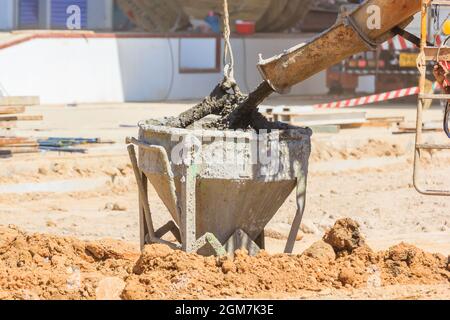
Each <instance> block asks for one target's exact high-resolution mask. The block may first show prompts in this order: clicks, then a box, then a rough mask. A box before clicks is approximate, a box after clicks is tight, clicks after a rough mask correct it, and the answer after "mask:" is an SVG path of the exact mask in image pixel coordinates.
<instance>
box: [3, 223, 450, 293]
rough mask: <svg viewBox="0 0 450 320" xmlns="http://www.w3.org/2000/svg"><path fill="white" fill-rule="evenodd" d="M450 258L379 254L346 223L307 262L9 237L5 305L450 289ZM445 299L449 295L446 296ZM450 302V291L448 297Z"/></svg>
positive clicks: (9, 230)
mask: <svg viewBox="0 0 450 320" xmlns="http://www.w3.org/2000/svg"><path fill="white" fill-rule="evenodd" d="M449 277H450V267H449V257H446V256H444V255H440V254H431V253H427V252H424V251H422V250H420V249H418V248H416V247H414V246H412V245H408V244H404V243H401V244H399V245H397V246H394V247H392V248H390V249H389V250H387V251H380V252H374V251H373V250H371V249H370V248H369V247H368V246H367V245H365V243H364V239H363V236H362V235H361V233H360V231H359V225H358V224H357V223H356V222H354V221H352V220H350V219H343V220H339V221H337V222H336V224H335V226H334V227H333V228H332V229H330V230H329V231H328V232H327V234H326V235H325V236H324V239H323V241H319V242H316V243H315V244H313V245H312V246H311V247H310V248H309V249H307V250H306V251H305V252H304V253H303V254H301V255H284V254H277V255H269V254H268V253H266V252H261V253H260V254H259V255H258V256H256V257H250V256H248V255H247V253H246V252H244V251H238V252H237V253H236V255H235V259H234V260H231V259H230V258H221V259H216V258H215V257H202V256H198V255H195V254H187V253H184V252H181V251H174V250H171V249H170V248H168V247H166V246H163V245H151V246H147V247H145V250H144V251H143V253H142V254H139V253H138V252H136V251H135V249H134V247H132V246H131V245H129V244H127V243H124V242H120V241H113V240H104V241H94V242H85V241H81V240H77V239H73V238H65V237H57V236H49V235H43V234H32V235H29V234H26V233H24V232H22V231H20V230H18V229H17V228H14V227H1V228H0V298H1V299H114V298H115V299H119V298H122V299H202V298H229V297H235V298H270V297H302V296H304V295H305V293H306V294H309V295H311V294H314V293H317V294H319V293H321V292H324V291H326V290H335V292H337V293H339V292H344V291H345V290H347V291H348V290H366V289H377V288H382V287H389V286H394V285H402V286H404V285H421V286H423V285H428V286H430V285H431V286H439V287H438V288H440V290H442V286H443V287H444V288H447V289H448V286H449ZM444 290H445V289H444ZM447 294H448V291H447Z"/></svg>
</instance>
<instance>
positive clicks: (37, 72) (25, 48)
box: [0, 39, 123, 103]
mask: <svg viewBox="0 0 450 320" xmlns="http://www.w3.org/2000/svg"><path fill="white" fill-rule="evenodd" d="M117 61H118V54H117V45H116V42H115V40H114V39H95V40H94V41H91V40H89V39H58V40H55V39H39V40H31V41H28V42H24V43H22V44H20V45H16V46H13V47H9V48H6V49H3V50H0V70H2V71H1V72H0V83H1V84H2V85H3V87H4V88H5V89H6V90H7V92H8V93H9V94H10V95H18V96H21V95H37V96H40V97H41V101H42V102H43V103H72V102H101V101H104V102H116V101H123V92H122V82H121V75H120V70H119V65H118V63H117Z"/></svg>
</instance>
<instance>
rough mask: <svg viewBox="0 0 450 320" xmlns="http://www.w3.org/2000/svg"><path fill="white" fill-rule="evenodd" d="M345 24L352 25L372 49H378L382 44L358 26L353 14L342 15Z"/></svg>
mask: <svg viewBox="0 0 450 320" xmlns="http://www.w3.org/2000/svg"><path fill="white" fill-rule="evenodd" d="M342 19H343V20H342V21H343V23H344V25H346V26H350V27H352V29H353V30H355V32H356V33H357V34H358V36H359V37H360V38H361V40H362V41H363V42H364V43H365V44H366V45H367V47H368V48H369V49H370V50H376V49H377V48H378V46H379V45H380V44H381V43H379V42H377V41H375V40H372V39H370V37H369V36H368V35H367V34H366V33H365V32H364V31H363V30H362V29H361V28H360V27H359V26H358V24H357V23H356V21H355V19H353V17H352V16H351V14H346V15H344V16H343V17H342Z"/></svg>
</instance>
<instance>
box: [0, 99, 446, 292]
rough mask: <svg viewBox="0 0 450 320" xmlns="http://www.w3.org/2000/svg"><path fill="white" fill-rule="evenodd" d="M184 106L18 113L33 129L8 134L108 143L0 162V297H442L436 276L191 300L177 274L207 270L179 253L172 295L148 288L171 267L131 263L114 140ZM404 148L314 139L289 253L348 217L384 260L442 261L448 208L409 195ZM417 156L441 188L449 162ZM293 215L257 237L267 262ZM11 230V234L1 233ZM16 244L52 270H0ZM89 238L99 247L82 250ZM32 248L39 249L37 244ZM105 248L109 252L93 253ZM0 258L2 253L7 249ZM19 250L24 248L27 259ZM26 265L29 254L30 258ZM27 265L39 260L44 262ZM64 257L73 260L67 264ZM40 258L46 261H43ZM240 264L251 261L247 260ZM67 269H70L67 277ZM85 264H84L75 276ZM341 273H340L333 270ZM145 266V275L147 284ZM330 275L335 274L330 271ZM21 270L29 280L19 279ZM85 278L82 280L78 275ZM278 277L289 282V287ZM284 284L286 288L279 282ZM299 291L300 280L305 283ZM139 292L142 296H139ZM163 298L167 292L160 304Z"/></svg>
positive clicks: (383, 112) (370, 139) (440, 201)
mask: <svg viewBox="0 0 450 320" xmlns="http://www.w3.org/2000/svg"><path fill="white" fill-rule="evenodd" d="M309 102H310V101H307V100H306V99H300V98H275V99H272V100H270V101H269V102H268V104H271V105H280V104H283V105H299V104H308V103H309ZM194 103H195V102H194V101H183V102H170V103H145V104H139V103H136V104H109V105H106V104H102V105H77V106H38V107H33V108H29V109H30V110H29V111H27V112H30V113H39V114H42V115H43V116H44V121H42V122H41V123H40V124H38V125H36V124H35V123H34V124H31V123H30V124H24V125H21V127H20V128H19V129H16V130H15V132H14V133H15V134H16V135H19V136H20V135H26V136H38V137H39V136H41V137H48V136H52V137H61V136H63V137H92V138H94V137H100V138H103V139H111V140H114V141H116V143H115V144H112V145H101V146H96V147H92V148H89V152H88V153H87V154H63V153H54V152H49V153H40V154H29V155H15V156H14V157H12V158H7V159H0V168H1V170H0V226H3V228H1V229H0V278H3V279H6V282H5V280H2V281H3V283H0V299H1V298H18V299H33V298H40V299H43V298H105V297H106V298H111V297H116V298H132V299H133V298H205V297H212V298H214V297H222V298H223V297H243V298H246V297H259V298H292V299H296V298H319V299H332V298H369V299H377V298H394V299H397V298H398V299H421V298H438V299H449V298H450V282H449V280H448V273H447V275H446V276H445V275H444V274H442V277H437V278H436V277H434V278H433V277H431V278H430V279H431V280H430V279H428V278H427V279H428V280H424V279H425V278H426V277H425V276H424V277H425V278H424V279H422V280H421V279H420V277H419V280H417V279H416V278H415V277H413V276H410V277H405V279H404V280H402V281H398V282H395V281H387V280H386V282H385V283H383V284H382V285H381V287H380V285H372V286H369V285H360V284H358V285H357V284H356V283H350V284H347V285H345V284H344V285H343V286H342V287H339V286H335V285H332V284H330V285H324V286H319V285H318V286H298V287H295V288H289V290H288V289H287V288H285V287H283V286H281V285H280V286H277V285H274V286H270V285H268V286H266V287H267V290H262V291H259V293H258V294H256V293H255V292H256V291H251V289H249V290H250V291H248V292H246V289H245V288H235V287H233V288H234V289H233V290H231V289H230V287H229V286H228V287H225V286H220V285H218V284H216V285H212V284H211V283H214V281H212V282H210V283H208V285H210V286H211V285H212V286H213V287H217V288H219V289H217V291H214V290H212V289H211V290H209V289H208V287H207V286H206V285H205V284H204V283H203V284H202V283H201V282H198V283H197V284H198V285H199V286H200V287H201V288H203V289H202V290H204V293H203V294H202V293H201V292H200V293H199V292H197V291H195V290H187V289H185V287H188V285H186V286H184V284H185V282H189V281H191V280H192V279H191V280H189V277H193V278H195V277H203V276H205V274H198V275H195V274H190V276H189V270H191V269H190V268H193V266H195V263H201V264H202V266H204V265H206V266H207V265H208V263H210V262H211V261H210V260H207V259H206V260H201V261H200V262H198V261H197V260H198V259H199V258H196V257H192V256H188V255H186V256H184V255H181V253H180V254H179V255H178V256H177V258H176V259H182V258H183V257H184V258H185V259H186V260H187V261H190V262H189V263H188V262H186V264H187V265H188V266H187V267H186V268H185V269H183V270H184V271H185V272H184V273H183V274H182V276H180V274H179V273H177V274H172V273H171V272H172V271H170V270H171V269H170V268H168V267H167V270H169V271H167V270H166V269H164V268H163V269H164V270H166V273H167V275H171V277H172V280H173V279H174V278H177V277H181V278H179V279H178V278H177V279H178V280H176V281H175V282H172V283H171V284H170V285H171V286H172V287H170V286H169V287H170V290H169V289H168V284H167V283H166V282H167V281H169V280H168V278H167V276H166V275H165V274H162V275H160V277H159V278H158V277H157V276H156V274H158V272H161V270H160V269H158V268H157V267H158V264H157V263H156V262H155V261H156V260H158V259H159V258H158V257H166V256H170V257H172V258H171V259H172V260H171V261H173V259H175V258H174V254H173V253H167V252H166V253H163V254H160V253H159V251H158V250H160V251H163V252H164V250H165V249H162V248H159V247H158V248H154V249H153V250H154V251H155V250H156V251H155V252H156V253H155V252H150V253H148V252H147V253H148V256H147V257H146V256H145V254H144V255H143V256H141V259H140V262H138V263H137V264H136V260H137V259H138V258H139V225H138V203H137V194H138V192H137V187H136V184H135V181H134V176H133V172H132V169H131V166H130V163H129V159H128V155H127V152H126V147H125V144H124V140H125V137H126V136H136V135H137V130H138V129H137V127H135V125H136V123H137V122H138V121H139V120H143V119H148V118H158V117H163V116H172V115H177V114H178V113H180V112H181V111H183V110H186V109H187V108H188V107H190V106H192V105H193V104H194ZM355 109H356V110H366V111H367V112H368V113H369V115H373V116H391V115H392V116H396V115H401V116H405V117H406V120H407V121H412V122H413V121H414V120H415V106H414V103H413V102H411V103H398V104H386V105H377V106H372V107H362V108H355ZM442 113H443V112H442V109H441V108H439V107H438V106H435V107H433V108H432V110H430V111H429V112H427V114H426V117H425V119H426V120H427V121H429V120H436V121H437V120H441V119H442ZM27 126H29V127H27ZM36 129H37V130H36ZM425 140H426V141H427V142H430V143H440V142H446V141H448V139H446V138H445V135H444V133H443V132H432V133H426V134H425ZM413 146H414V134H400V135H393V134H392V130H390V129H387V128H360V129H347V130H342V131H341V132H340V133H338V134H315V135H314V137H313V151H312V155H311V159H310V170H309V181H308V196H307V207H306V211H305V216H304V220H303V224H302V227H301V230H300V236H299V238H298V240H299V241H297V243H296V246H295V253H296V254H300V253H302V252H303V251H304V250H305V249H307V248H309V247H310V246H311V245H312V244H313V243H315V242H316V241H318V240H320V239H321V238H322V237H323V235H324V234H325V232H326V231H327V230H329V228H330V227H332V226H333V225H334V223H335V222H336V221H337V220H339V219H342V218H352V219H354V220H356V221H357V222H358V223H359V224H360V226H361V231H362V233H363V234H364V235H365V236H366V240H367V244H368V246H369V247H371V248H372V249H373V250H374V251H377V252H378V251H380V252H381V251H383V252H390V251H388V249H389V248H390V247H392V246H395V245H398V244H400V243H402V242H404V243H407V244H410V245H412V246H414V247H411V248H414V249H411V248H409V247H408V248H409V249H408V250H409V251H411V250H413V251H414V250H416V249H415V248H416V247H417V248H419V249H421V250H424V251H426V252H430V253H437V254H440V257H445V258H447V259H448V256H449V254H450V198H444V197H426V196H423V195H420V194H418V193H417V192H416V191H415V190H414V187H413V184H412V168H413V167H412V163H413ZM424 157H425V161H423V166H424V177H423V178H424V180H427V181H430V182H426V183H428V185H429V186H432V187H433V188H445V187H447V188H449V187H450V186H449V183H448V182H449V181H448V177H450V166H449V164H450V152H447V153H446V152H441V153H433V154H425V155H424ZM424 183H425V182H424ZM224 192H226V190H224ZM150 206H151V209H152V212H153V213H154V216H156V218H155V221H154V222H155V224H156V225H157V226H160V225H162V224H164V223H165V222H167V221H168V218H169V214H168V212H167V211H166V210H165V208H164V206H163V204H162V203H161V201H160V200H159V199H158V198H157V196H156V194H155V192H154V191H153V190H152V189H151V190H150ZM295 209H296V206H295V195H294V194H292V195H291V196H290V198H289V199H288V201H287V202H286V203H285V204H284V205H283V207H282V208H281V209H280V210H279V212H278V213H277V215H276V216H275V217H274V219H273V220H272V221H271V222H270V224H269V226H268V227H267V230H266V245H267V251H268V253H269V254H277V253H281V252H282V251H283V248H284V245H285V242H286V238H287V235H288V232H289V229H290V223H291V222H292V220H293V217H294V214H295ZM11 225H14V226H15V227H12V228H11ZM8 226H10V227H9V228H8ZM19 230H20V231H19ZM22 232H25V233H26V234H28V235H30V234H34V233H38V234H39V235H35V236H32V237H30V236H27V235H25V234H24V233H22ZM53 236H55V237H53ZM20 237H23V241H22V242H21V246H20V248H19V249H20V250H25V251H27V250H28V251H27V252H31V251H33V250H34V249H36V247H39V248H41V249H42V248H47V247H50V248H53V249H54V250H56V251H57V252H58V250H60V251H62V252H59V253H58V254H57V255H58V256H61V257H63V258H61V260H62V261H59V262H58V261H57V262H55V264H54V263H53V260H52V259H51V257H50V262H51V265H52V266H55V267H54V269H52V268H53V267H52V268H50V267H49V268H45V267H42V266H41V264H40V262H33V263H31V264H28V262H27V261H26V259H25V258H24V262H23V264H22V263H18V264H17V266H11V265H10V263H11V261H21V260H20V259H18V258H17V259H18V260H17V259H15V260H14V259H13V260H8V259H9V258H10V257H9V258H8V256H7V255H8V254H7V250H6V249H5V248H7V247H8V245H11V243H12V242H11V241H12V240H11V239H16V240H17V239H19V238H20ZM64 237H71V238H76V240H75V239H73V240H70V241H69V240H65V239H66V238H64ZM104 239H113V240H119V241H120V242H117V241H113V240H104ZM98 240H101V241H100V242H95V243H94V242H92V241H98ZM67 241H69V243H70V245H71V248H72V249H73V248H74V247H81V248H85V247H87V246H94V249H92V248H91V249H89V250H88V249H86V250H87V251H86V250H84V251H83V250H82V251H83V252H90V253H92V252H96V253H95V254H92V255H89V257H90V258H92V257H93V258H92V259H93V260H92V261H90V262H89V263H88V262H86V261H88V260H89V259H87V260H86V259H84V260H83V261H84V262H83V264H81V266H80V263H79V262H77V259H78V258H79V259H81V258H80V257H78V256H77V252H76V250H75V251H74V252H72V251H71V250H72V249H71V250H69V249H67V246H66V244H67ZM86 241H87V242H86ZM36 243H40V244H41V245H39V246H37V244H36ZM55 243H56V244H55ZM74 243H76V246H75V245H74ZM98 243H101V245H100V247H101V248H102V249H101V250H100V249H98V248H97V247H95V246H96V245H97V246H98ZM105 243H107V245H105ZM106 247H107V248H109V249H105V248H106ZM8 248H9V249H8V250H12V249H11V247H8ZM31 248H34V249H33V250H31ZM55 248H56V249H55ZM58 248H59V249H58ZM95 248H97V249H98V250H96V249H95ZM16 249H17V248H16ZM19 249H17V252H16V253H17V254H18V255H19V257H22V255H23V252H22V251H20V250H19ZM66 249H67V251H66ZM419 249H417V250H419ZM36 250H37V249H36ZM42 250H44V249H42ZM49 250H50V249H49ZM149 250H150V249H149ZM150 251H151V250H150ZM409 251H408V252H409ZM11 252H13V251H11ZM21 252H22V253H21ZM50 252H52V250H50ZM54 254H55V253H54V251H53V255H54ZM152 255H153V257H154V259H153V260H152V261H153V262H151V261H150V262H149V263H148V264H146V265H144V266H142V265H141V269H142V270H140V272H139V276H138V275H137V274H136V272H135V271H136V268H137V269H139V263H141V264H142V261H145V259H150V258H149V256H150V257H152ZM35 256H36V255H35V254H32V257H35ZM37 256H40V257H45V254H40V255H37ZM75 256H77V257H78V258H77V259H76V258H75ZM155 257H156V258H155ZM275 257H278V256H275ZM157 258H158V259H157ZM45 259H47V260H48V257H47V258H44V260H45ZM155 259H156V260H155ZM196 259H197V260H196ZM242 259H244V260H245V259H246V258H242ZM258 259H259V260H258V261H257V262H254V263H256V264H257V265H258V268H262V267H261V266H264V265H265V264H264V262H262V261H263V260H264V259H267V261H268V262H267V267H268V268H269V267H270V266H274V265H275V266H278V262H277V261H275V260H276V259H288V258H283V257H279V258H274V257H259V258H258ZM274 259H275V260H274ZM293 259H294V258H293ZM295 259H297V258H295ZM342 259H345V258H342ZM56 260H57V259H56ZM150 260H151V259H150ZM163 260H164V259H163ZM169 260H170V259H169ZM196 261H197V262H196ZM208 261H209V262H208ZM283 261H284V263H286V264H287V265H288V267H286V268H285V269H283V268H281V267H279V266H278V268H281V270H287V271H286V272H290V271H292V270H290V269H289V268H290V267H289V266H290V262H289V260H286V261H285V260H283ZM247 262H248V263H252V261H247ZM59 263H60V264H61V266H62V267H61V268H60V269H58V268H59V267H58V265H59ZM71 263H72V264H74V265H76V267H73V268H72V269H70V268H71V267H70V264H71ZM86 263H87V264H89V266H85V265H84V264H86ZM155 263H156V267H155ZM221 263H222V264H221V269H220V268H218V269H217V270H218V271H217V272H222V271H223V270H224V268H225V267H224V266H223V265H224V264H223V262H221ZM292 263H294V262H292ZM301 263H303V262H301ZM301 263H300V265H301ZM342 263H343V264H344V265H345V261H343V262H342ZM212 264H214V263H212ZM294 264H295V263H294ZM44 265H45V263H44ZM148 265H151V266H153V267H154V268H155V270H154V274H153V275H152V273H151V271H152V270H151V268H150V267H148ZM133 266H134V268H133ZM27 267H28V269H27ZM335 267H336V266H335ZM21 268H25V269H21ZM77 268H81V271H82V272H81V273H82V279H84V280H82V282H83V281H85V282H83V283H89V284H90V287H89V286H88V285H87V284H86V285H85V286H84V287H83V288H84V289H82V290H81V289H79V288H78V287H76V288H75V289H73V288H71V282H70V281H71V280H70V279H72V278H73V275H74V270H78V269H77ZM146 268H147V269H146ZM205 268H206V267H205ZM208 268H209V267H208ZM200 269H201V268H200ZM231 269H233V267H231ZM238 269H239V268H238ZM444 269H445V266H444ZM447 269H448V266H447ZM24 270H25V271H24ZM49 270H53V271H52V272H50V271H49ZM58 270H59V271H60V272H61V275H60V276H61V278H58V279H57V280H55V279H53V278H52V277H55V275H54V273H55V272H57V271H58ZM83 270H85V271H83ZM132 270H134V271H132ZM186 270H187V271H186ZM205 270H206V269H205ZM289 270H290V271H289ZM339 270H341V272H342V268H341V269H339ZM207 271H208V274H207V275H206V277H207V276H209V277H213V276H214V272H213V271H211V270H210V269H207ZM27 272H30V274H28V275H27ZM40 272H41V273H40ZM83 272H85V273H83ZM133 272H134V273H135V274H133ZM149 272H150V273H149ZM205 272H206V271H205ZM280 272H282V271H280ZM227 273H228V270H227V272H224V274H225V276H226V275H227ZM52 274H53V275H52ZM86 274H88V276H86V277H85V275H86ZM186 274H187V275H188V276H186ZM143 275H145V276H146V277H147V278H146V280H143V278H142V277H143ZM222 276H223V274H222ZM234 276H236V279H235V280H236V281H238V279H239V274H238V273H236V274H235V275H234ZM308 276H309V275H308ZM26 277H29V279H28V278H26ZM71 277H72V278H71ZM152 277H153V278H152ZM242 277H243V278H242V279H245V280H243V281H244V283H245V281H250V280H251V278H245V275H243V276H242ZM445 277H447V278H445ZM30 279H31V280H30ZM49 279H53V280H49ZM68 279H69V280H68ZM92 279H95V280H92ZM158 279H159V280H158ZM214 279H216V278H214ZM286 279H288V280H289V277H286ZM383 279H384V278H383ZM445 279H447V280H445ZM197 280H198V279H197ZM288 280H286V281H287V282H286V283H288V282H289V281H288ZM341 280H342V279H341ZM46 281H47V282H46ZM58 281H59V282H58ZM146 281H147V282H146ZM158 281H160V282H158ZM183 281H184V282H183ZM215 281H219V280H217V279H216V280H215ZM227 281H231V280H230V279H228V280H227ZM311 281H312V280H311V279H309V278H308V277H306V278H305V279H304V282H305V283H310V282H311ZM169 282H170V281H169ZM341 282H342V281H341ZM344 282H345V281H344ZM68 283H69V288H68V289H67V288H66V289H64V290H63V289H58V290H57V289H52V288H53V287H52V285H53V286H54V287H55V288H59V287H60V286H65V287H67V284H68ZM145 283H147V287H145V286H144V287H140V285H143V284H145ZM183 283H184V284H183ZM280 283H283V282H282V281H281V282H280ZM289 283H290V282H289ZM330 283H332V281H331V282H330ZM58 284H60V285H58ZM63 284H64V285H63ZM100 284H101V285H100ZM158 284H159V285H160V288H158ZM150 287H151V290H150V289H149V288H150ZM159 289H160V290H159ZM167 290H169V291H170V292H171V294H168V293H167ZM255 290H256V289H255ZM161 292H162V294H160V293H161ZM177 292H178V293H179V295H177ZM111 295H112V296H111Z"/></svg>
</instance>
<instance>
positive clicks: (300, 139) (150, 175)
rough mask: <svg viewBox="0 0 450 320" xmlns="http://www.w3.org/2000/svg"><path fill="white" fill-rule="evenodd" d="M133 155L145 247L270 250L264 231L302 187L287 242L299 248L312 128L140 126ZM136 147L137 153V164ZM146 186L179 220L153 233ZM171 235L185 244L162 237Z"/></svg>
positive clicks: (204, 251)
mask: <svg viewBox="0 0 450 320" xmlns="http://www.w3.org/2000/svg"><path fill="white" fill-rule="evenodd" d="M139 126H140V130H139V139H134V138H128V139H127V143H128V144H129V146H128V150H129V153H130V158H131V161H132V164H133V169H134V171H135V175H136V179H137V182H138V186H139V192H140V200H139V201H140V208H141V209H140V222H141V245H142V246H143V245H145V244H148V243H165V244H168V245H170V246H172V247H175V248H178V249H182V250H184V251H187V252H198V253H199V254H203V255H211V254H216V255H223V254H226V253H229V254H233V253H234V251H235V250H237V249H247V250H248V251H249V253H250V254H256V253H257V252H258V251H259V249H263V248H264V228H265V227H266V225H267V224H268V223H269V221H270V220H271V219H272V218H273V217H274V215H275V214H276V212H277V211H278V209H279V208H280V207H281V206H282V204H283V203H284V202H285V200H286V199H287V197H288V196H289V195H290V193H291V192H292V191H293V190H294V189H295V188H297V212H296V216H295V219H294V222H293V224H292V229H291V233H290V235H289V239H288V242H287V245H286V252H287V253H290V252H292V250H293V246H294V242H295V239H296V237H297V232H298V229H299V226H300V222H301V219H302V215H303V211H304V206H305V193H306V180H307V172H308V160H309V155H310V152H311V142H310V136H311V131H310V130H309V129H305V128H298V129H291V130H286V131H273V132H270V133H259V134H256V133H254V132H244V131H216V130H187V129H176V128H169V127H163V126H153V125H149V124H146V123H144V122H143V123H140V125H139ZM134 146H137V147H138V149H139V160H138V159H137V157H136V153H135V149H134ZM147 181H150V183H151V184H152V185H153V187H154V189H155V190H156V192H157V194H158V196H159V197H160V199H161V200H162V202H163V203H164V205H165V206H166V207H167V209H168V211H169V212H170V214H171V216H172V217H171V218H172V219H173V220H172V221H170V222H169V223H168V224H166V225H165V226H163V227H162V228H160V229H159V230H154V227H153V223H152V212H151V211H150V205H149V202H148V195H147ZM168 232H172V233H173V235H174V236H175V237H176V239H177V240H178V242H179V244H173V243H171V242H167V241H164V240H162V239H161V238H162V236H163V235H164V234H166V233H168Z"/></svg>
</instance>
